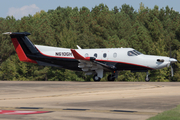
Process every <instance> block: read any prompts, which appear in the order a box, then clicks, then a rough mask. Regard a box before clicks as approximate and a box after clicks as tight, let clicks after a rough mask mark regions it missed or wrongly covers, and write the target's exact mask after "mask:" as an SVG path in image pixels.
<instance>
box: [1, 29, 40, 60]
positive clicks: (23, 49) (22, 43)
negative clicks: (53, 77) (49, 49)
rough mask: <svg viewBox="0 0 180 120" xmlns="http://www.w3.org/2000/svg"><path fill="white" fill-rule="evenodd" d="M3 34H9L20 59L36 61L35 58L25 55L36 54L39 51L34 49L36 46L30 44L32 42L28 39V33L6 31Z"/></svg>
mask: <svg viewBox="0 0 180 120" xmlns="http://www.w3.org/2000/svg"><path fill="white" fill-rule="evenodd" d="M3 34H9V35H10V37H11V40H12V42H13V45H14V48H15V50H16V53H17V55H18V57H19V60H20V61H23V62H31V63H37V62H36V61H35V60H32V59H30V58H28V57H27V55H28V54H29V55H32V54H33V55H34V54H38V53H39V51H38V50H37V49H36V47H35V46H34V45H33V44H32V42H31V41H30V40H29V39H28V37H27V36H28V35H30V33H28V32H12V33H11V32H7V33H3Z"/></svg>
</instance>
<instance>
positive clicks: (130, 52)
mask: <svg viewBox="0 0 180 120" xmlns="http://www.w3.org/2000/svg"><path fill="white" fill-rule="evenodd" d="M128 56H136V54H135V53H134V52H133V51H128Z"/></svg>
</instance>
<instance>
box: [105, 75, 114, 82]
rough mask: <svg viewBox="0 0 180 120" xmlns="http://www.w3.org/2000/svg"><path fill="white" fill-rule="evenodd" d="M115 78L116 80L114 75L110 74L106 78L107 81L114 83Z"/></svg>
mask: <svg viewBox="0 0 180 120" xmlns="http://www.w3.org/2000/svg"><path fill="white" fill-rule="evenodd" d="M115 78H116V76H115V75H114V74H110V75H108V77H107V79H108V81H114V80H115Z"/></svg>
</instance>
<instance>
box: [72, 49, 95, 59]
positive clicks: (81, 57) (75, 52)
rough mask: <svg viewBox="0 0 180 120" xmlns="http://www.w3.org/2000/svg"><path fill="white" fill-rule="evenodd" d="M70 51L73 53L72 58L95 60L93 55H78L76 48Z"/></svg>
mask: <svg viewBox="0 0 180 120" xmlns="http://www.w3.org/2000/svg"><path fill="white" fill-rule="evenodd" d="M71 52H72V53H73V55H74V58H75V59H77V60H87V61H93V60H95V58H94V57H83V56H82V55H80V54H79V53H78V52H77V51H76V50H74V49H71Z"/></svg>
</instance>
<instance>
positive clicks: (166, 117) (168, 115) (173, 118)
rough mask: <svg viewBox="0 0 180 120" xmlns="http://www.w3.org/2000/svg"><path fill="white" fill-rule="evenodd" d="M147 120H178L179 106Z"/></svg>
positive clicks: (179, 119)
mask: <svg viewBox="0 0 180 120" xmlns="http://www.w3.org/2000/svg"><path fill="white" fill-rule="evenodd" d="M147 120H180V105H178V106H177V107H176V108H174V109H172V110H168V111H164V112H162V113H160V114H158V115H156V116H154V117H151V118H149V119H147Z"/></svg>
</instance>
